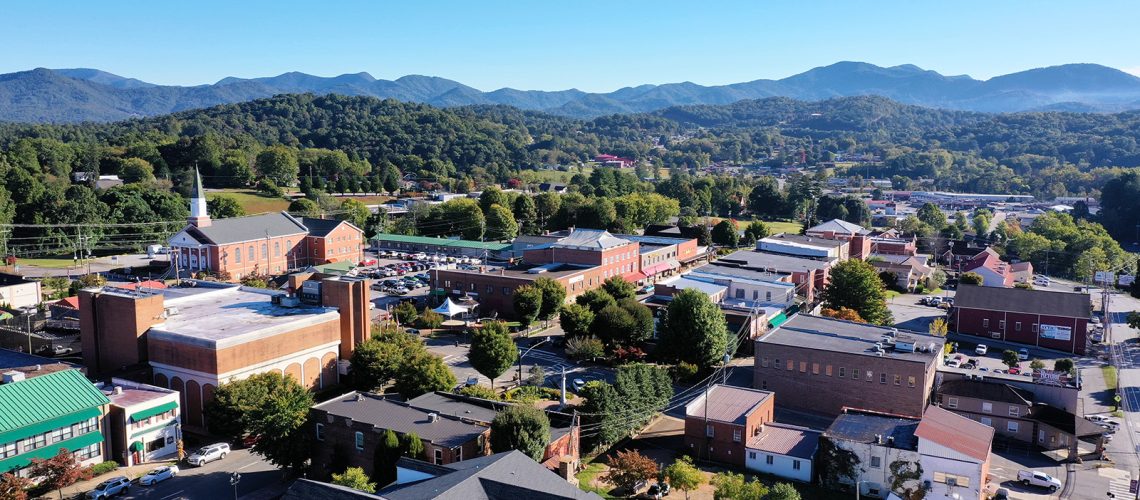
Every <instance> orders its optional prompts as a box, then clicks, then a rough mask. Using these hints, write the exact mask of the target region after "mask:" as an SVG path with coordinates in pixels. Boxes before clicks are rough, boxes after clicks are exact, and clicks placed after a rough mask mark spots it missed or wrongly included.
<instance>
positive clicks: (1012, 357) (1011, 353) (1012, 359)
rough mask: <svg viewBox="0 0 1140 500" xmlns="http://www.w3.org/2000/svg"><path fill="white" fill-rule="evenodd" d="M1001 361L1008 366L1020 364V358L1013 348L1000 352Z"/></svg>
mask: <svg viewBox="0 0 1140 500" xmlns="http://www.w3.org/2000/svg"><path fill="white" fill-rule="evenodd" d="M1001 362H1002V363H1004V364H1005V365H1006V366H1008V367H1010V368H1013V367H1015V366H1017V365H1020V364H1021V360H1020V359H1018V357H1017V351H1015V350H1013V349H1006V350H1004V351H1002V352H1001Z"/></svg>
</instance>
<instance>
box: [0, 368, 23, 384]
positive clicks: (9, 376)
mask: <svg viewBox="0 0 1140 500" xmlns="http://www.w3.org/2000/svg"><path fill="white" fill-rule="evenodd" d="M3 375H4V378H3V383H5V384H11V383H13V382H20V381H23V380H24V372H21V371H16V370H12V371H7V372H4V374H3Z"/></svg>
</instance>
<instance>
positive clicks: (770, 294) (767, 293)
mask: <svg viewBox="0 0 1140 500" xmlns="http://www.w3.org/2000/svg"><path fill="white" fill-rule="evenodd" d="M765 296H766V297H767V298H766V299H764V300H766V301H768V302H771V301H772V292H765Z"/></svg>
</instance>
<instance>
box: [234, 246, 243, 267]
mask: <svg viewBox="0 0 1140 500" xmlns="http://www.w3.org/2000/svg"><path fill="white" fill-rule="evenodd" d="M234 262H235V263H238V264H240V263H241V247H237V251H236V252H234Z"/></svg>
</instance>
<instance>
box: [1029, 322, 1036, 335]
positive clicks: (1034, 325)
mask: <svg viewBox="0 0 1140 500" xmlns="http://www.w3.org/2000/svg"><path fill="white" fill-rule="evenodd" d="M1029 331H1031V332H1033V333H1037V323H1034V324H1032V325H1030V326H1029Z"/></svg>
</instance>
